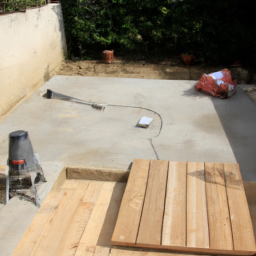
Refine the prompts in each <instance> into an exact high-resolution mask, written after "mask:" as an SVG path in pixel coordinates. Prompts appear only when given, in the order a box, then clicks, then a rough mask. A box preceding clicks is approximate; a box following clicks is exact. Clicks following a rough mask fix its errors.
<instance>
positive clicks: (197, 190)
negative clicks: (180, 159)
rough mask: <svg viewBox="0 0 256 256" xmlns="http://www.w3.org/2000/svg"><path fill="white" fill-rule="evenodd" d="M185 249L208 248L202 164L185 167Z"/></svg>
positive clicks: (191, 163) (191, 164)
mask: <svg viewBox="0 0 256 256" xmlns="http://www.w3.org/2000/svg"><path fill="white" fill-rule="evenodd" d="M187 247H197V248H209V230H208V218H207V206H206V190H205V174H204V163H193V162H189V163H188V165H187Z"/></svg>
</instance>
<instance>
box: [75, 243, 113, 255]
mask: <svg viewBox="0 0 256 256" xmlns="http://www.w3.org/2000/svg"><path fill="white" fill-rule="evenodd" d="M109 253H110V247H103V246H93V247H89V246H87V245H85V244H79V250H78V251H77V252H76V254H75V256H108V255H109Z"/></svg>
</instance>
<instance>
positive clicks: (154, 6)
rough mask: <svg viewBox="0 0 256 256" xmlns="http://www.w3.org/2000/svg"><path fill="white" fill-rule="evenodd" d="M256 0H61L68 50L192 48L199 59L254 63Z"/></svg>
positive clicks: (90, 54)
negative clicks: (255, 13)
mask: <svg viewBox="0 0 256 256" xmlns="http://www.w3.org/2000/svg"><path fill="white" fill-rule="evenodd" d="M255 7H256V1H255V0H243V1H242V0H215V1H205V0H183V1H175V3H174V2H173V1H172V0H161V1H160V0H143V1H141V0H75V1H74V0H72V1H71V0H64V1H63V2H62V9H63V15H64V23H65V32H66V39H67V44H68V50H69V54H70V56H71V57H72V56H79V57H80V58H87V59H88V58H100V52H101V50H104V49H114V50H115V52H123V53H129V52H130V51H134V52H135V53H136V52H143V53H145V54H147V53H152V52H161V53H163V54H165V53H167V52H170V53H174V54H179V53H182V52H187V53H193V54H194V55H195V56H196V58H197V60H198V61H200V62H203V63H204V62H207V63H210V64H220V63H221V64H231V63H233V62H234V61H236V60H241V61H242V62H244V63H248V64H250V65H255V55H256V33H255V32H254V25H255V24H256V16H255V15H254V12H255Z"/></svg>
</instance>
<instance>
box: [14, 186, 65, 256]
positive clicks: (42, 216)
mask: <svg viewBox="0 0 256 256" xmlns="http://www.w3.org/2000/svg"><path fill="white" fill-rule="evenodd" d="M64 194H65V191H64V190H63V191H58V192H56V191H51V192H50V193H49V194H48V196H47V197H46V199H45V201H44V202H43V204H42V205H41V208H40V209H39V211H38V213H37V214H36V216H35V218H34V219H33V221H32V222H31V224H30V226H29V228H28V229H27V230H26V232H25V234H24V236H23V237H22V239H21V240H20V242H19V244H18V246H17V247H16V249H15V250H14V252H13V254H12V255H13V256H20V255H22V256H31V255H32V252H33V251H34V249H35V247H36V245H37V243H38V241H39V240H40V239H41V237H42V234H43V232H44V230H45V229H46V227H47V224H48V223H49V221H50V220H51V219H52V218H53V216H54V215H55V214H56V211H58V209H59V206H60V205H61V202H62V201H63V200H64V199H66V195H64Z"/></svg>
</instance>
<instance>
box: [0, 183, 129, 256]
mask: <svg viewBox="0 0 256 256" xmlns="http://www.w3.org/2000/svg"><path fill="white" fill-rule="evenodd" d="M125 185H126V183H121V182H105V181H90V180H65V182H64V183H63V185H62V186H61V187H60V188H59V189H57V190H53V191H51V192H50V193H49V194H48V196H47V198H46V199H45V201H44V202H43V204H42V206H41V208H40V210H39V211H38V213H37V215H36V216H35V218H34V219H33V221H32V223H31V224H30V227H29V228H28V229H27V231H26V233H25V234H24V236H23V237H22V239H21V240H20V243H19V244H18V246H17V247H16V249H15V251H14V252H13V254H12V255H13V256H21V255H22V256H32V255H33V256H40V255H41V256H46V255H47V256H60V255H62V256H68V255H69V256H71V255H76V256H79V255H90V256H93V255H95V256H96V255H98V256H108V255H109V253H110V239H111V236H112V234H113V231H114V226H115V222H116V218H117V214H118V210H119V207H120V203H121V199H122V195H123V192H124V189H125ZM0 254H1V253H0Z"/></svg>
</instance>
